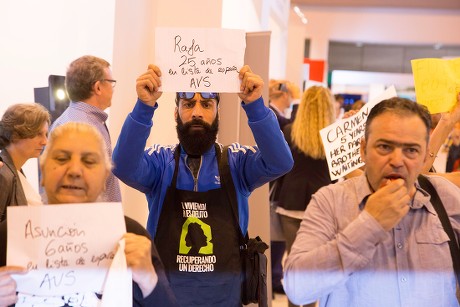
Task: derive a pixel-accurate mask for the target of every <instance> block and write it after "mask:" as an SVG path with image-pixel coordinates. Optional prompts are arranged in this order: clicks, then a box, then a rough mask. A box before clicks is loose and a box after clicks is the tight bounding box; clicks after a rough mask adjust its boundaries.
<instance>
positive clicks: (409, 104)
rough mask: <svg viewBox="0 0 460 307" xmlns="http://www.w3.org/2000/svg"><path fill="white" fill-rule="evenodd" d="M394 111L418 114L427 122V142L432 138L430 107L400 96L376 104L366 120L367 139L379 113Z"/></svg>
mask: <svg viewBox="0 0 460 307" xmlns="http://www.w3.org/2000/svg"><path fill="white" fill-rule="evenodd" d="M386 112H392V113H394V114H397V115H401V116H408V115H416V116H418V117H419V118H420V119H421V120H422V122H423V123H424V124H425V128H426V135H427V138H426V140H427V143H428V142H429V139H430V129H431V116H430V113H429V112H428V109H427V108H426V107H425V106H424V105H421V104H418V103H416V102H415V101H412V100H410V99H406V98H400V97H393V98H390V99H385V100H383V101H381V102H380V103H378V104H377V105H375V106H374V107H373V108H372V109H371V111H370V113H369V116H368V117H367V121H366V130H365V136H364V137H365V139H366V140H367V139H368V137H369V129H370V128H369V127H370V126H371V123H372V121H373V120H374V119H375V118H376V117H377V116H379V115H381V114H383V113H386Z"/></svg>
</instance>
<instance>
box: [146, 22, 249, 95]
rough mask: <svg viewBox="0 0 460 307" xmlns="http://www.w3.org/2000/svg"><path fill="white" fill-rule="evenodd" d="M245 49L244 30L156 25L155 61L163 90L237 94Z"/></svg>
mask: <svg viewBox="0 0 460 307" xmlns="http://www.w3.org/2000/svg"><path fill="white" fill-rule="evenodd" d="M245 48H246V40H245V32H244V31H243V30H230V29H215V28H157V29H156V32H155V61H156V64H157V65H158V67H160V69H161V73H162V76H161V82H162V87H161V90H162V91H164V92H219V93H222V92H227V93H237V92H239V91H240V80H239V78H238V71H239V69H240V68H241V67H242V66H243V65H244V51H245Z"/></svg>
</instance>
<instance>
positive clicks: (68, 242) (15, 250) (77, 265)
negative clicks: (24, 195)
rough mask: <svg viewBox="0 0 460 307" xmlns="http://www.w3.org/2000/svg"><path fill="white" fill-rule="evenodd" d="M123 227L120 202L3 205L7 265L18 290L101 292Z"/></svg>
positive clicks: (53, 293) (42, 293) (49, 294)
mask: <svg viewBox="0 0 460 307" xmlns="http://www.w3.org/2000/svg"><path fill="white" fill-rule="evenodd" d="M125 232H126V226H125V221H124V217H123V210H122V206H121V203H92V204H67V205H46V206H17V207H16V206H15V207H8V243H7V251H8V253H7V264H8V265H17V266H23V267H26V268H28V269H29V272H28V273H27V274H25V275H14V279H15V280H16V283H17V291H18V292H21V293H27V294H33V295H40V296H57V295H65V294H71V293H75V292H78V293H85V292H95V293H101V292H102V289H103V286H104V281H105V278H106V275H107V272H108V270H109V267H110V265H111V263H112V259H113V257H114V256H115V252H116V248H117V245H118V242H119V241H120V239H121V238H122V236H123V234H124V233H125Z"/></svg>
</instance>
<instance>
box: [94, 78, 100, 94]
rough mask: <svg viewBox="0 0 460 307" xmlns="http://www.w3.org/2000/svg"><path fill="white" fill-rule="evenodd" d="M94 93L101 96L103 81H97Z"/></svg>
mask: <svg viewBox="0 0 460 307" xmlns="http://www.w3.org/2000/svg"><path fill="white" fill-rule="evenodd" d="M93 93H94V94H95V95H99V94H100V93H101V81H96V82H94V84H93Z"/></svg>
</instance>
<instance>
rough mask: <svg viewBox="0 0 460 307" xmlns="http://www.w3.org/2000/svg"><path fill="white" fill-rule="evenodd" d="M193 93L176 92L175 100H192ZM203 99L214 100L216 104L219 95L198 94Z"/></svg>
mask: <svg viewBox="0 0 460 307" xmlns="http://www.w3.org/2000/svg"><path fill="white" fill-rule="evenodd" d="M195 94H196V93H195V92H177V100H179V99H192V98H193V97H194V96H195ZM199 94H200V95H201V97H202V98H203V99H216V100H217V102H219V100H220V96H219V93H208V92H203V93H199Z"/></svg>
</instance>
